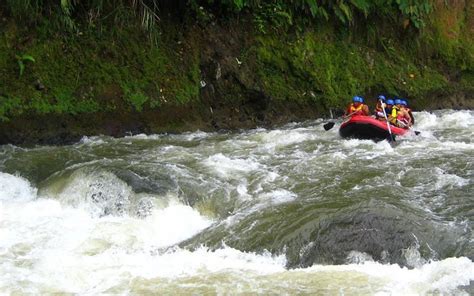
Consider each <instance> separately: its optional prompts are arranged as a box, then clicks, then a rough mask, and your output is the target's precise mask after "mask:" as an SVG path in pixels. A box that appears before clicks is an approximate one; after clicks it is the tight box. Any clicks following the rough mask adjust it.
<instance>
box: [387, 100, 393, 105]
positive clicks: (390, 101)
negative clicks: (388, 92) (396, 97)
mask: <svg viewBox="0 0 474 296" xmlns="http://www.w3.org/2000/svg"><path fill="white" fill-rule="evenodd" d="M387 105H395V104H394V102H393V100H392V99H388V100H387Z"/></svg>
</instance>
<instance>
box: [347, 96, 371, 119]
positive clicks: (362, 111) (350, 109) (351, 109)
mask: <svg viewBox="0 0 474 296" xmlns="http://www.w3.org/2000/svg"><path fill="white" fill-rule="evenodd" d="M353 115H366V116H369V107H368V106H367V105H366V104H364V98H362V97H359V96H355V97H353V98H352V103H351V104H350V105H349V106H347V110H346V113H345V114H344V117H349V116H353Z"/></svg>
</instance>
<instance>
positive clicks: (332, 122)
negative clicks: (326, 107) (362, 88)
mask: <svg viewBox="0 0 474 296" xmlns="http://www.w3.org/2000/svg"><path fill="white" fill-rule="evenodd" d="M356 113H357V111H354V112H352V113H349V114H347V115H343V116H342V118H343V119H344V118H347V117H350V116H352V115H354V114H356ZM335 124H336V123H335V122H334V121H330V122H328V123H325V124H324V125H323V127H324V130H325V131H328V130H330V129H332V128H333V127H334V125H335Z"/></svg>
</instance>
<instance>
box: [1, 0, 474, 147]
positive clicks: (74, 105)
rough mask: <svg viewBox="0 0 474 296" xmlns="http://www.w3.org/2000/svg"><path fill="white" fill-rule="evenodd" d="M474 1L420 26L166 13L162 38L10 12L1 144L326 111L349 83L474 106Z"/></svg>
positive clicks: (417, 101) (364, 90) (431, 103)
mask: <svg viewBox="0 0 474 296" xmlns="http://www.w3.org/2000/svg"><path fill="white" fill-rule="evenodd" d="M469 3H470V2H469V1H467V2H465V3H464V4H463V5H455V6H451V7H449V8H448V7H445V6H443V5H444V4H443V5H441V4H437V5H438V6H437V9H435V10H434V12H433V13H432V16H433V18H430V21H429V22H428V23H427V25H426V27H425V28H424V29H423V31H422V32H421V31H419V30H415V29H414V28H413V26H410V25H405V23H404V22H401V23H402V24H403V25H400V24H398V25H396V23H395V25H390V26H388V27H385V26H384V25H382V24H380V25H371V24H370V22H369V20H366V21H360V22H356V23H354V24H353V25H352V26H350V27H349V28H347V29H344V30H342V29H341V26H340V25H339V24H337V23H333V22H330V21H329V22H323V21H312V22H311V23H310V24H309V25H305V23H304V22H302V21H301V20H294V21H292V22H287V23H284V22H282V21H281V20H279V19H277V18H276V19H275V18H272V19H271V20H268V19H267V20H264V22H265V23H264V24H265V26H264V27H262V26H259V23H258V22H257V21H258V18H257V17H258V16H259V15H261V14H251V13H248V12H247V13H244V12H243V13H240V14H239V15H233V16H232V17H229V19H223V18H216V17H214V18H213V17H212V14H211V13H210V12H205V13H204V16H205V17H208V19H205V20H203V19H202V18H203V17H202V16H201V17H200V18H199V17H198V16H187V17H186V18H185V19H180V18H178V17H177V14H176V12H175V13H174V14H173V13H170V12H165V11H163V12H162V14H161V15H160V22H159V23H158V24H157V32H155V34H154V35H153V38H150V36H149V35H148V33H146V32H144V31H143V30H142V29H141V28H140V26H139V24H135V25H134V23H133V22H132V23H127V24H124V25H123V26H122V27H118V28H117V27H116V26H114V25H111V24H107V23H101V24H100V26H99V24H94V25H93V26H91V25H90V23H87V24H86V23H78V24H77V25H76V27H75V29H74V30H73V31H72V32H71V31H68V32H66V31H55V30H53V28H52V27H51V26H50V25H48V23H47V22H42V23H40V24H39V25H37V26H31V25H29V26H24V25H22V23H21V22H19V21H18V20H17V19H15V18H14V17H12V16H10V15H8V11H5V10H4V11H2V12H1V13H0V16H1V18H0V19H1V28H2V29H0V30H1V31H0V32H1V34H0V79H1V80H2V81H3V83H2V85H1V86H0V119H1V122H0V143H1V144H5V143H13V144H35V143H44V144H63V143H69V142H74V141H77V140H78V139H80V138H81V137H82V136H84V135H98V134H104V135H111V136H123V135H125V134H129V133H132V134H134V133H142V132H143V133H163V132H183V131H193V130H197V129H200V130H206V131H208V130H220V129H239V128H252V127H256V126H265V127H268V126H273V125H278V124H283V123H285V122H289V121H301V120H306V119H311V118H315V117H324V116H328V115H329V110H339V109H341V108H343V107H344V105H345V104H346V103H347V102H348V100H349V99H350V98H351V97H352V95H354V94H360V95H363V96H365V97H366V98H368V99H369V101H370V99H371V98H374V97H375V96H376V95H377V94H379V93H388V94H390V95H394V96H395V95H396V96H403V97H407V98H408V99H409V100H410V103H411V105H412V107H413V108H414V109H415V110H422V109H423V110H433V109H439V108H455V109H459V108H464V109H471V108H474V98H473V93H474V92H473V90H474V79H473V77H474V72H473V61H474V57H473V54H472V51H470V50H471V49H472V48H474V46H473V44H472V40H473V39H472V36H473V32H472V29H469V28H472V26H471V25H472V17H470V16H472V13H473V12H472V8H471V7H472V5H470V4H469ZM272 22H273V25H272ZM278 22H279V23H278ZM285 22H286V21H285ZM275 23H276V24H275ZM278 24H279V25H278ZM281 24H283V25H281ZM470 26H471V27H470Z"/></svg>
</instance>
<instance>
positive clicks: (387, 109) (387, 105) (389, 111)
mask: <svg viewBox="0 0 474 296" xmlns="http://www.w3.org/2000/svg"><path fill="white" fill-rule="evenodd" d="M393 105H395V102H394V101H393V100H392V99H388V100H387V101H385V114H386V115H387V117H388V121H390V115H391V114H392V109H393ZM384 117H385V116H384ZM384 119H385V118H384Z"/></svg>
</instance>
